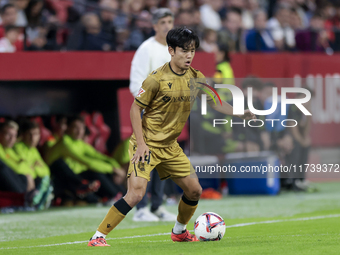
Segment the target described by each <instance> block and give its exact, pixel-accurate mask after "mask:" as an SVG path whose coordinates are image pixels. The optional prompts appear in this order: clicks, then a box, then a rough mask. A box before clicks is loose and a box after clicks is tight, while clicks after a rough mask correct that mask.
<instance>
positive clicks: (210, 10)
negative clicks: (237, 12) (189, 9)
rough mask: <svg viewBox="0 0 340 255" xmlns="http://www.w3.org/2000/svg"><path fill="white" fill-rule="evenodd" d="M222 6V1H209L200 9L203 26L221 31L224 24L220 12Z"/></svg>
mask: <svg viewBox="0 0 340 255" xmlns="http://www.w3.org/2000/svg"><path fill="white" fill-rule="evenodd" d="M222 6H223V1H222V0H207V1H206V3H205V4H204V5H202V6H201V7H200V12H201V20H202V23H203V26H205V27H206V28H210V29H213V30H215V31H217V30H220V29H221V27H222V22H221V17H220V15H219V14H218V11H219V10H220V9H221V8H222Z"/></svg>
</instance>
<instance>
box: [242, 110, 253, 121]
mask: <svg viewBox="0 0 340 255" xmlns="http://www.w3.org/2000/svg"><path fill="white" fill-rule="evenodd" d="M238 117H240V118H241V119H245V120H256V115H255V114H254V113H252V112H251V111H249V109H247V110H245V111H244V114H243V115H239V116H238Z"/></svg>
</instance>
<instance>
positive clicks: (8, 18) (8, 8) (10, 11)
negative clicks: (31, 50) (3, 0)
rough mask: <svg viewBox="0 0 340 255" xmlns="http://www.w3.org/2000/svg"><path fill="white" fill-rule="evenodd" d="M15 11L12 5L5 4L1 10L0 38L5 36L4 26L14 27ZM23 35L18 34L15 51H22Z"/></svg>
mask: <svg viewBox="0 0 340 255" xmlns="http://www.w3.org/2000/svg"><path fill="white" fill-rule="evenodd" d="M17 16H18V13H17V9H16V8H15V6H14V5H12V4H5V5H4V6H2V8H1V24H0V38H2V37H4V36H5V27H6V26H15V24H16V20H17ZM23 39H24V35H23V34H22V33H21V32H20V35H19V37H18V40H17V41H16V42H15V48H16V51H22V50H23V49H24V40H23Z"/></svg>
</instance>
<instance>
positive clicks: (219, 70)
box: [214, 44, 235, 101]
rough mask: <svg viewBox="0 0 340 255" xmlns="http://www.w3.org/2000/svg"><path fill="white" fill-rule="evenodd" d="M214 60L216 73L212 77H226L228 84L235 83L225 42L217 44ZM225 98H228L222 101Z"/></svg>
mask: <svg viewBox="0 0 340 255" xmlns="http://www.w3.org/2000/svg"><path fill="white" fill-rule="evenodd" d="M215 60H216V64H217V65H216V73H215V75H214V78H221V79H228V80H227V81H228V84H235V83H234V72H233V69H232V67H231V65H230V56H229V50H228V46H227V45H226V44H219V45H218V49H217V51H216V52H215ZM222 81H223V80H222ZM222 83H223V82H222ZM223 84H224V83H223ZM223 100H224V99H223ZM227 100H228V99H225V100H224V101H227Z"/></svg>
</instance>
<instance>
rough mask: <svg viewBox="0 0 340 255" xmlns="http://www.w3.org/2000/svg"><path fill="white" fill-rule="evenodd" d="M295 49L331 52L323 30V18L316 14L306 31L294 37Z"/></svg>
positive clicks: (326, 35) (325, 32) (326, 34)
mask: <svg viewBox="0 0 340 255" xmlns="http://www.w3.org/2000/svg"><path fill="white" fill-rule="evenodd" d="M295 40H296V48H297V49H298V50H300V51H320V52H322V51H326V50H331V49H330V46H329V38H328V33H327V31H326V30H325V22H324V19H323V17H322V16H321V15H320V14H318V13H316V14H314V15H313V17H312V19H311V21H310V27H309V29H307V30H304V31H300V32H298V33H297V34H296V36H295Z"/></svg>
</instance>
